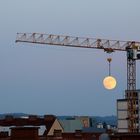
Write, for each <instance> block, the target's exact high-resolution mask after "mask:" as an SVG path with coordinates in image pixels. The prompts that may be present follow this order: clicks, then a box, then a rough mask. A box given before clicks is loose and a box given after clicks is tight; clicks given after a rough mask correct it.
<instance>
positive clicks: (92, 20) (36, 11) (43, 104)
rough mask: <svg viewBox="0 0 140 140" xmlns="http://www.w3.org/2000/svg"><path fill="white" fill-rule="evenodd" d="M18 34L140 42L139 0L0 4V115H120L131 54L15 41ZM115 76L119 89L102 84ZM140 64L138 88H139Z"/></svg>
mask: <svg viewBox="0 0 140 140" xmlns="http://www.w3.org/2000/svg"><path fill="white" fill-rule="evenodd" d="M17 32H27V33H32V32H38V33H47V34H58V35H59V34H60V35H71V36H80V37H93V38H106V39H116V40H136V41H140V0H0V114H2V113H13V112H23V113H33V114H39V115H43V114H54V115H94V116H97V115H100V116H106V115H116V100H117V99H120V98H123V97H124V91H125V89H126V86H127V84H126V75H127V71H126V66H127V65H126V53H125V52H115V53H113V54H111V55H108V54H106V53H104V52H103V51H102V50H94V49H79V48H68V47H55V46H48V45H38V44H27V43H17V44H16V43H15V40H16V33H17ZM108 57H112V63H111V73H112V76H114V77H116V79H117V87H116V88H115V89H114V90H111V91H110V90H106V89H105V88H104V87H103V84H102V80H103V79H104V77H106V76H107V75H108V62H107V61H106V59H107V58H108ZM138 71H140V62H137V88H140V73H139V72H138Z"/></svg>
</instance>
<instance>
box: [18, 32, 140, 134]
mask: <svg viewBox="0 0 140 140" xmlns="http://www.w3.org/2000/svg"><path fill="white" fill-rule="evenodd" d="M16 42H26V43H37V44H46V45H56V46H67V47H79V48H90V49H102V50H104V51H105V52H107V53H112V52H114V51H125V52H127V90H126V98H127V104H128V131H129V132H137V126H136V115H135V113H134V112H135V111H136V106H135V104H134V102H135V100H136V99H135V92H136V60H138V59H140V54H138V53H137V52H138V51H139V50H140V42H137V41H121V40H108V39H100V38H98V39H97V38H84V37H73V36H64V35H53V34H42V33H41V34H40V33H17V38H16Z"/></svg>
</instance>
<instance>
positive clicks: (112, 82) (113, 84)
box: [103, 76, 117, 90]
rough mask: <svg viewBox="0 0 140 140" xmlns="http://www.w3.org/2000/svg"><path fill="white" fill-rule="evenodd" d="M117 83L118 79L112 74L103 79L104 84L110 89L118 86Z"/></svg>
mask: <svg viewBox="0 0 140 140" xmlns="http://www.w3.org/2000/svg"><path fill="white" fill-rule="evenodd" d="M116 84H117V82H116V79H115V78H114V77H112V76H107V77H105V78H104V80H103V85H104V87H105V88H106V89H108V90H111V89H114V88H115V87H116Z"/></svg>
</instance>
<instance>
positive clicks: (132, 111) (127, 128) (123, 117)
mask: <svg viewBox="0 0 140 140" xmlns="http://www.w3.org/2000/svg"><path fill="white" fill-rule="evenodd" d="M117 118H118V133H128V132H140V90H136V91H128V90H126V91H125V99H118V100H117Z"/></svg>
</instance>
